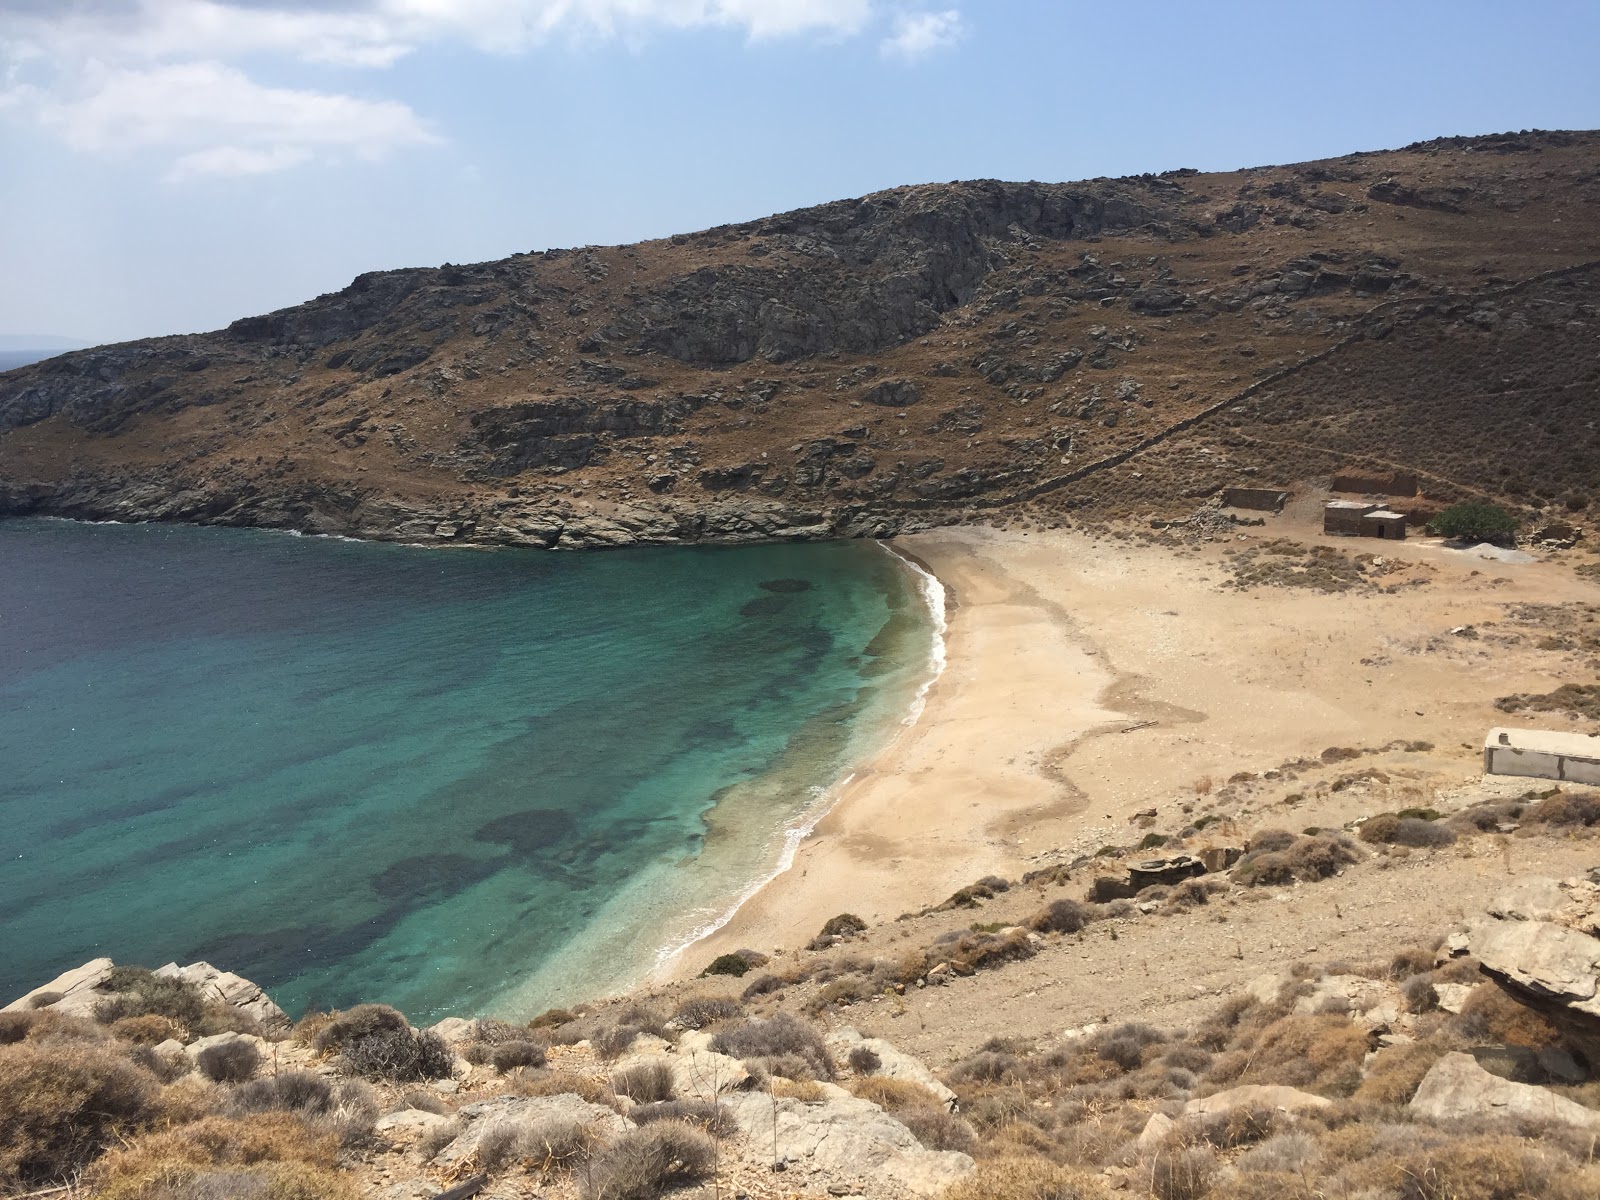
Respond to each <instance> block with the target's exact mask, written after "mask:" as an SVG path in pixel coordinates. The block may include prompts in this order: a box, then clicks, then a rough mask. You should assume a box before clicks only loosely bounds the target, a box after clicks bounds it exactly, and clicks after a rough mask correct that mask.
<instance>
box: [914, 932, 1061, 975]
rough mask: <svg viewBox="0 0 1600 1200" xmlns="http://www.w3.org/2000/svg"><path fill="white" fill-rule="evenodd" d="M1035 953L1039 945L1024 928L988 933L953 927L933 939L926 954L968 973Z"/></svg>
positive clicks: (1029, 956) (1031, 955)
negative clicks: (1034, 942) (951, 930)
mask: <svg viewBox="0 0 1600 1200" xmlns="http://www.w3.org/2000/svg"><path fill="white" fill-rule="evenodd" d="M1038 953H1039V949H1038V947H1037V946H1035V945H1034V944H1033V943H1032V942H1030V941H1029V940H1028V935H1027V932H1026V931H1025V930H1021V929H1013V930H1010V931H1009V932H1006V933H989V932H988V931H986V930H981V929H971V930H955V931H953V932H951V933H947V934H945V935H943V936H942V937H939V938H937V939H935V940H934V943H933V945H932V946H930V947H929V948H928V952H927V956H928V959H929V960H930V961H934V962H937V961H939V960H942V961H944V962H947V963H949V964H950V965H951V966H952V967H953V968H955V970H956V971H957V972H959V973H960V974H962V975H971V974H972V973H973V972H975V971H982V970H984V969H986V968H988V967H997V966H1000V965H1001V964H1003V963H1008V962H1017V961H1019V960H1022V959H1027V958H1032V957H1033V956H1034V955H1035V954H1038Z"/></svg>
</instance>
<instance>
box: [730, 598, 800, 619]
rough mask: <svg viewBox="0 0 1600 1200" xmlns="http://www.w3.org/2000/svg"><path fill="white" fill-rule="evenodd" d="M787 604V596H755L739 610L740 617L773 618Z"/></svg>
mask: <svg viewBox="0 0 1600 1200" xmlns="http://www.w3.org/2000/svg"><path fill="white" fill-rule="evenodd" d="M788 603H789V599H788V597H787V596H757V597H756V598H755V599H754V600H752V601H750V603H748V604H746V605H744V606H743V607H742V608H740V609H739V615H740V616H741V617H775V616H777V615H778V614H779V613H781V612H782V611H783V610H784V607H785V606H786V605H787V604H788Z"/></svg>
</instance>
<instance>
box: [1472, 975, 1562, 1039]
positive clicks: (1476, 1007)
mask: <svg viewBox="0 0 1600 1200" xmlns="http://www.w3.org/2000/svg"><path fill="white" fill-rule="evenodd" d="M1461 1028H1462V1030H1463V1032H1465V1033H1466V1034H1467V1035H1468V1036H1469V1037H1471V1038H1473V1039H1474V1040H1475V1041H1481V1042H1488V1043H1491V1044H1494V1045H1502V1046H1527V1047H1529V1048H1531V1049H1535V1050H1539V1049H1543V1048H1544V1047H1546V1046H1554V1045H1556V1044H1558V1043H1559V1042H1560V1041H1561V1033H1560V1031H1559V1030H1557V1029H1556V1027H1555V1026H1554V1025H1552V1024H1551V1023H1550V1022H1549V1021H1547V1020H1546V1019H1545V1018H1544V1017H1542V1016H1540V1015H1539V1014H1538V1013H1536V1012H1534V1011H1533V1010H1532V1009H1530V1008H1524V1007H1523V1006H1522V1005H1520V1004H1518V1003H1517V1002H1516V1001H1515V1000H1513V999H1512V998H1511V997H1510V996H1507V995H1506V994H1505V993H1504V992H1503V991H1501V990H1500V989H1499V988H1498V987H1497V986H1495V985H1494V984H1492V983H1483V984H1479V985H1478V986H1477V987H1475V988H1474V989H1473V990H1472V994H1471V995H1469V996H1468V997H1467V1002H1466V1003H1465V1004H1463V1005H1462V1006H1461Z"/></svg>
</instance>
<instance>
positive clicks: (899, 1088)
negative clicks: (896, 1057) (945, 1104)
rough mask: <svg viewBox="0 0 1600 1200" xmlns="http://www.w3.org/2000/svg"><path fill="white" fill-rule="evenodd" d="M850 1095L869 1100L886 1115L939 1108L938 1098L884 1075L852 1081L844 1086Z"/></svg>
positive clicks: (920, 1086) (904, 1081)
mask: <svg viewBox="0 0 1600 1200" xmlns="http://www.w3.org/2000/svg"><path fill="white" fill-rule="evenodd" d="M845 1087H847V1088H848V1089H849V1090H850V1092H851V1094H853V1095H856V1096H859V1097H861V1099H863V1100H870V1101H872V1103H874V1104H876V1105H877V1106H878V1107H879V1108H881V1109H883V1110H884V1111H885V1112H888V1113H898V1112H903V1111H904V1110H906V1109H908V1108H928V1107H939V1106H940V1100H939V1097H938V1096H936V1095H934V1094H933V1093H932V1092H930V1091H929V1090H928V1089H927V1088H925V1087H923V1086H922V1085H921V1084H920V1083H913V1082H912V1081H911V1080H909V1079H890V1078H889V1077H888V1076H886V1075H870V1076H867V1077H865V1078H861V1079H852V1080H850V1082H848V1083H847V1084H845Z"/></svg>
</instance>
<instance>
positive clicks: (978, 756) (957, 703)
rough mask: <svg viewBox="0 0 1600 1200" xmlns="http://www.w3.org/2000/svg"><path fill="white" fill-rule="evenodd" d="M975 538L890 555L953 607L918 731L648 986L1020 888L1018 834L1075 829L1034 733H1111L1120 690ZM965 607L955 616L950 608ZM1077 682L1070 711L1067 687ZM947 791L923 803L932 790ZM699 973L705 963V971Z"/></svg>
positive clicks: (871, 767)
mask: <svg viewBox="0 0 1600 1200" xmlns="http://www.w3.org/2000/svg"><path fill="white" fill-rule="evenodd" d="M986 540H987V539H986V538H985V537H984V536H983V535H982V534H981V533H979V534H977V535H976V536H974V531H972V530H955V529H941V530H934V531H929V532H925V533H919V534H915V535H911V536H910V538H909V539H908V538H900V539H895V540H894V542H893V543H892V544H889V545H886V546H885V549H886V550H888V551H889V552H890V553H892V554H893V555H894V556H895V557H896V558H898V559H900V560H901V561H902V562H905V563H906V564H907V566H908V569H913V570H915V571H916V572H917V573H918V574H919V576H926V577H928V578H931V579H933V580H936V581H937V583H938V585H939V587H940V589H941V591H942V592H943V593H944V595H945V597H946V600H947V603H946V606H945V613H944V624H945V632H944V637H943V639H942V640H943V643H944V647H945V661H944V664H943V666H942V667H941V669H940V670H939V672H938V673H937V674H936V675H933V676H932V677H931V678H930V679H929V681H928V685H927V687H926V688H925V689H924V691H923V693H922V695H921V697H920V700H921V707H920V708H919V709H918V711H917V713H916V716H915V718H914V719H910V720H908V721H907V723H906V726H905V728H904V729H903V730H901V731H900V732H899V733H898V735H897V736H895V737H894V738H892V739H890V740H889V742H888V743H886V744H884V745H882V746H881V747H879V748H878V749H877V750H876V752H874V753H873V754H871V755H870V756H869V757H868V758H867V759H866V760H864V761H863V762H861V763H860V764H859V765H858V767H857V769H856V770H855V771H854V772H853V773H852V774H851V776H850V777H849V778H848V779H847V780H846V781H844V782H843V783H841V785H840V787H839V795H838V796H837V798H836V799H835V800H834V801H833V803H832V804H831V805H830V806H829V808H828V810H827V811H826V813H825V814H823V816H822V817H821V819H819V820H818V821H817V822H816V823H815V826H814V828H813V829H812V831H811V834H810V835H809V836H808V837H806V838H805V839H804V840H802V841H801V843H800V844H799V846H798V847H797V849H796V852H795V854H794V857H793V862H792V864H791V865H790V867H789V869H788V870H787V871H784V872H781V873H777V874H775V875H773V876H772V877H771V878H770V879H769V880H767V882H765V883H764V884H763V885H762V886H761V887H759V888H757V889H755V890H754V891H753V893H752V894H751V895H750V896H749V897H748V899H746V900H745V901H744V903H743V904H742V905H741V906H740V907H739V909H738V910H737V911H736V912H734V913H733V914H732V917H731V919H730V920H728V921H726V922H725V923H724V924H723V925H722V926H721V927H720V928H719V929H717V930H715V931H714V932H712V933H710V934H708V935H707V936H705V937H703V938H701V939H700V940H698V941H697V942H695V943H694V944H693V945H692V947H686V948H685V949H686V950H690V949H692V950H694V951H697V953H695V954H694V955H693V956H692V960H691V956H690V955H688V954H685V953H680V954H679V955H678V956H677V957H676V959H675V960H674V961H673V962H671V963H668V964H664V966H663V969H662V970H661V971H659V972H657V974H656V976H655V979H656V981H657V982H664V981H668V980H681V979H684V978H688V977H691V976H693V975H696V974H698V973H699V971H700V970H701V969H702V968H703V966H704V962H709V961H710V960H711V959H714V958H716V957H718V956H719V955H721V954H726V953H732V952H734V951H736V950H739V949H744V948H749V949H754V950H757V951H760V952H761V953H765V954H773V955H774V957H776V956H777V955H780V954H785V953H789V952H791V951H793V950H794V949H796V948H798V947H802V946H804V945H805V943H806V942H807V941H809V940H810V939H811V937H813V936H814V935H815V933H816V932H817V930H818V929H820V928H821V926H822V924H823V922H825V921H826V920H827V919H829V918H830V917H832V916H835V915H838V914H839V913H841V912H845V911H849V912H853V913H855V914H856V915H858V916H861V917H862V918H863V919H865V920H867V921H868V922H869V923H874V924H875V923H878V922H881V921H887V920H892V919H893V918H894V917H896V916H898V915H899V914H901V913H903V912H906V911H912V910H915V909H918V908H921V907H922V906H924V905H926V904H929V903H937V902H938V901H939V900H940V899H942V898H943V897H944V896H946V895H948V894H950V893H951V892H954V891H955V890H957V889H958V888H961V887H964V886H966V885H967V884H970V883H971V882H973V881H974V880H975V879H978V878H979V877H981V876H983V875H985V874H989V873H1015V870H1016V868H1017V866H1018V863H1019V862H1020V861H1021V860H1022V859H1023V858H1024V857H1025V855H1026V854H1027V853H1028V852H1029V851H1028V848H1027V843H1026V839H1023V838H1021V837H1020V834H1021V833H1022V831H1024V830H1030V831H1031V830H1032V829H1033V828H1034V827H1036V826H1038V825H1040V824H1041V822H1044V823H1051V822H1054V821H1055V820H1058V819H1060V818H1063V817H1069V816H1071V815H1073V814H1075V813H1076V812H1077V811H1078V810H1079V809H1080V808H1081V807H1082V804H1083V801H1082V798H1081V796H1079V795H1077V794H1076V792H1075V789H1073V788H1072V787H1071V785H1070V784H1066V783H1065V782H1064V781H1061V780H1057V779H1052V778H1051V777H1050V775H1049V773H1048V772H1046V771H1042V770H1040V769H1039V763H1038V758H1039V755H1040V753H1041V752H1044V753H1046V754H1047V755H1048V754H1052V753H1054V751H1050V750H1049V749H1048V748H1047V747H1040V746H1038V745H1037V744H1036V739H1037V735H1038V733H1039V731H1040V730H1041V729H1042V728H1045V727H1047V726H1053V725H1055V722H1056V721H1058V720H1062V719H1063V718H1064V719H1065V720H1066V721H1067V722H1068V728H1067V729H1062V728H1061V727H1060V726H1056V727H1055V729H1054V730H1053V731H1052V732H1051V734H1050V737H1049V742H1050V746H1057V745H1059V744H1060V743H1061V742H1062V741H1063V740H1065V739H1063V738H1062V736H1061V734H1062V733H1063V732H1066V733H1068V734H1069V735H1070V737H1071V738H1072V739H1074V740H1076V739H1081V738H1083V737H1085V736H1088V735H1090V734H1092V733H1093V732H1095V731H1096V730H1099V729H1104V728H1107V727H1115V726H1117V725H1118V724H1120V723H1121V721H1120V717H1121V714H1119V713H1116V712H1112V711H1108V710H1106V709H1105V708H1103V707H1101V705H1100V703H1099V700H1100V698H1101V697H1102V696H1103V695H1104V694H1105V693H1106V692H1107V691H1108V690H1109V689H1112V688H1113V686H1114V685H1115V684H1116V683H1117V682H1118V679H1119V676H1116V675H1115V674H1113V673H1110V672H1107V671H1106V670H1105V669H1104V665H1103V663H1102V662H1101V661H1099V656H1098V653H1097V651H1095V650H1094V649H1093V648H1091V647H1086V646H1085V645H1084V644H1083V640H1082V637H1081V634H1080V633H1079V631H1078V630H1076V629H1075V628H1073V627H1072V623H1071V621H1070V618H1069V617H1068V616H1067V614H1066V613H1065V612H1064V610H1061V609H1060V608H1059V606H1057V605H1055V604H1052V603H1049V602H1047V601H1044V600H1043V599H1042V598H1040V597H1039V596H1037V595H1034V594H1030V592H1029V589H1026V588H1019V587H1017V586H1016V581H1015V580H1013V579H1011V578H1010V577H1009V576H1008V575H1006V573H1005V572H1004V571H996V570H995V569H994V564H993V563H992V562H990V561H989V560H988V559H987V558H986V557H985V555H984V554H983V552H982V550H983V545H984V543H985V541H986ZM958 595H959V596H960V597H962V599H961V600H960V601H959V602H955V601H953V600H952V599H951V598H952V597H954V596H958ZM1063 679H1067V680H1076V681H1078V683H1079V685H1080V686H1078V687H1076V688H1074V689H1072V690H1073V692H1074V693H1075V694H1074V695H1071V696H1064V695H1063V690H1064V689H1063V688H1062V681H1063ZM941 781H942V784H943V787H944V789H945V790H944V791H943V792H942V794H940V795H937V796H932V795H929V794H928V787H927V785H929V784H931V785H932V786H933V787H935V788H937V787H940V786H941ZM702 960H704V961H702Z"/></svg>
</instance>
